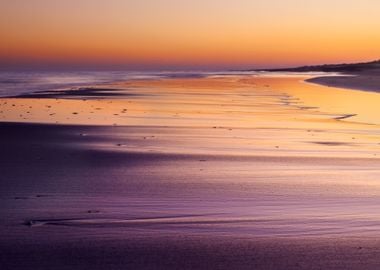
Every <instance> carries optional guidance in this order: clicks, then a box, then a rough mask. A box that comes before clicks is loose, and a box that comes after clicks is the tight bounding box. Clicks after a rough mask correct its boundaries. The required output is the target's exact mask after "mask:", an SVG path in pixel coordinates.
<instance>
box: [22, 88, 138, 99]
mask: <svg viewBox="0 0 380 270" xmlns="http://www.w3.org/2000/svg"><path fill="white" fill-rule="evenodd" d="M126 90H127V89H114V88H93V87H87V88H79V89H70V90H61V91H58V90H57V91H38V92H34V93H30V94H25V95H18V96H16V98H61V99H62V98H78V99H79V98H81V97H86V98H89V99H91V98H115V97H126V96H141V95H142V94H132V93H128V92H127V91H126Z"/></svg>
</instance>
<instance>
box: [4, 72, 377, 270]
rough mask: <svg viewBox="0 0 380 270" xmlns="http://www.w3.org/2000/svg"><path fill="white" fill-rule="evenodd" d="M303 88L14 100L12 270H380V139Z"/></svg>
mask: <svg viewBox="0 0 380 270" xmlns="http://www.w3.org/2000/svg"><path fill="white" fill-rule="evenodd" d="M301 80H302V78H288V77H286V78H274V77H247V76H244V77H242V76H238V77H222V78H196V79H186V80H184V79H170V80H155V81H133V82H131V81H130V82H125V83H119V84H115V85H112V87H110V86H108V87H110V89H113V90H112V91H114V90H115V89H118V91H117V93H118V95H117V96H116V95H110V96H106V97H104V96H102V97H101V98H100V97H99V95H97V94H98V93H99V90H97V91H95V93H94V91H92V90H91V89H86V90H84V91H82V95H80V96H79V97H78V96H76V95H73V94H71V93H61V94H60V95H58V96H57V94H56V93H54V97H52V96H49V94H47V93H42V94H43V95H44V96H43V97H41V96H29V97H27V98H26V97H22V98H7V99H1V100H0V104H1V111H2V113H0V119H1V120H2V121H3V123H1V124H0V130H1V132H0V146H1V151H0V160H1V164H2V165H1V175H0V177H1V181H0V203H1V205H2V207H1V209H0V211H1V221H0V238H1V241H0V249H1V252H0V265H2V269H31V268H32V269H89V268H93V269H377V268H378V267H379V266H380V260H379V259H378V258H379V253H380V238H379V237H378V235H379V232H380V218H379V216H378V213H379V210H380V199H379V198H380V196H379V195H380V185H379V182H378V176H379V175H380V169H379V168H380V167H379V165H380V160H379V157H378V154H380V153H379V150H380V144H379V143H380V133H379V128H378V125H377V124H376V123H373V122H372V117H371V115H367V114H366V109H364V108H362V107H352V106H353V105H352V104H353V103H349V102H344V103H343V104H336V105H337V106H335V107H332V108H331V109H330V110H327V109H328V108H329V105H328V104H327V103H326V101H325V100H323V99H316V98H315V96H314V91H313V90H316V89H318V90H320V91H327V90H326V89H328V90H330V92H331V94H332V95H335V96H341V97H344V96H345V95H347V96H348V97H347V100H348V99H349V97H351V98H352V95H351V92H350V91H348V93H347V92H344V91H342V90H339V89H336V90H335V89H330V88H323V87H322V86H320V87H319V86H313V85H309V84H305V83H302V82H300V81H301ZM97 87H98V88H100V87H104V86H97ZM102 89H103V88H102ZM322 89H324V90H322ZM107 91H108V90H105V91H103V90H102V92H107ZM83 92H84V93H85V94H83ZM307 93H309V94H307ZM346 93H347V94H346ZM355 93H356V92H355ZM357 93H358V95H359V94H360V97H361V98H362V99H368V100H374V101H376V97H375V96H373V95H376V94H373V93H366V92H357ZM120 94H121V95H120ZM353 98H357V97H355V96H354V97H353ZM311 103H314V105H313V104H311ZM316 106H317V107H316ZM368 106H371V104H369V105H368ZM368 106H367V107H368ZM27 112H29V113H27ZM74 113H76V114H74ZM21 115H22V116H21ZM355 115H358V116H355ZM345 116H346V117H345ZM57 122H58V123H57Z"/></svg>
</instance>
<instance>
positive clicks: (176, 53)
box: [0, 0, 380, 69]
mask: <svg viewBox="0 0 380 270" xmlns="http://www.w3.org/2000/svg"><path fill="white" fill-rule="evenodd" d="M379 11H380V1H376V0H360V1H359V0H318V1H317V0H307V1H306V0H107V1H105V0H76V1H74V0H65V1H60V0H2V1H1V2H0V37H1V42H0V67H2V68H3V69H4V68H7V67H24V66H25V67H28V66H31V67H33V66H35V67H50V66H51V67H59V66H65V67H79V66H80V67H97V68H102V67H107V68H112V67H125V68H128V69H144V68H149V69H152V68H154V69H167V68H190V69H191V68H246V67H267V66H289V65H290V66H292V65H300V64H314V63H327V62H328V63H332V62H345V61H347V62H351V61H366V60H373V59H378V58H380V32H379V29H380V19H379V15H378V12H379Z"/></svg>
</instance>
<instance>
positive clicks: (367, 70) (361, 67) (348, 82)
mask: <svg viewBox="0 0 380 270" xmlns="http://www.w3.org/2000/svg"><path fill="white" fill-rule="evenodd" d="M261 71H267V72H301V73H303V72H326V73H337V74H341V75H337V76H320V77H315V78H311V79H307V80H306V81H307V82H310V83H316V84H320V85H324V86H329V87H338V88H348V89H354V90H363V91H373V92H380V60H377V61H372V62H366V63H353V64H333V65H317V66H302V67H295V68H280V69H266V70H261Z"/></svg>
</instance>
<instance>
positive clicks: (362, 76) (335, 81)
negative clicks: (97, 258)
mask: <svg viewBox="0 0 380 270" xmlns="http://www.w3.org/2000/svg"><path fill="white" fill-rule="evenodd" d="M306 81H307V82H310V83H316V84H320V85H324V86H329V87H338V88H348V89H354V90H363V91H372V92H380V72H378V73H375V72H360V73H357V74H351V75H349V76H322V77H315V78H311V79H308V80H306Z"/></svg>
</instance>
